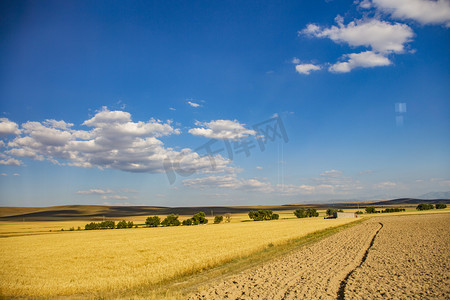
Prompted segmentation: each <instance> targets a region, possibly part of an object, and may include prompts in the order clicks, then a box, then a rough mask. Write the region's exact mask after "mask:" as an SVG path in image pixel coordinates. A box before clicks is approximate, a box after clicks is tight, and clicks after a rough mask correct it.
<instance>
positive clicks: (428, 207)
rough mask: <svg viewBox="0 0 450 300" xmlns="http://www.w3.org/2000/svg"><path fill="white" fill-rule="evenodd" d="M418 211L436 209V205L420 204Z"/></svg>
mask: <svg viewBox="0 0 450 300" xmlns="http://www.w3.org/2000/svg"><path fill="white" fill-rule="evenodd" d="M416 209H417V210H429V209H434V205H433V204H426V203H420V204H419V205H417V207H416Z"/></svg>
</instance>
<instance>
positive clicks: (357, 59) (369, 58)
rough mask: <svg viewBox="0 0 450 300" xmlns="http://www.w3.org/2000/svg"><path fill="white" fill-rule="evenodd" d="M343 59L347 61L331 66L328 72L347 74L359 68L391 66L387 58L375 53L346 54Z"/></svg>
mask: <svg viewBox="0 0 450 300" xmlns="http://www.w3.org/2000/svg"><path fill="white" fill-rule="evenodd" d="M343 59H346V60H347V61H341V62H337V63H335V64H333V65H331V66H330V67H329V69H328V70H329V71H330V72H334V73H347V72H350V71H351V70H353V69H354V68H358V67H362V68H371V67H380V66H389V65H390V64H391V61H390V60H389V59H388V58H387V57H385V56H383V55H381V54H378V53H375V52H373V51H365V52H361V53H351V54H345V55H344V56H343Z"/></svg>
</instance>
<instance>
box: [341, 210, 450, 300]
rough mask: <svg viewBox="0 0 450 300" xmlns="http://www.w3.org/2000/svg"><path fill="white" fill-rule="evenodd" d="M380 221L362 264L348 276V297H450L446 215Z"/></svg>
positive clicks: (449, 242)
mask: <svg viewBox="0 0 450 300" xmlns="http://www.w3.org/2000/svg"><path fill="white" fill-rule="evenodd" d="M380 221H381V222H382V223H383V225H384V227H383V230H382V231H380V234H379V235H378V236H377V238H376V239H375V241H374V244H373V246H372V247H371V248H370V251H369V255H368V256H367V259H366V261H365V262H364V263H363V264H362V265H361V267H360V268H357V269H356V270H355V272H353V273H352V274H351V275H350V276H349V278H348V282H347V285H346V288H345V294H346V295H348V299H363V298H368V297H369V295H370V298H371V299H386V298H400V299H411V298H420V299H450V215H448V214H444V215H433V216H431V215H420V216H415V217H390V218H383V219H380ZM362 287H363V288H362Z"/></svg>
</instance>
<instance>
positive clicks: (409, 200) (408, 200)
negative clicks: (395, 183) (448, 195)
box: [371, 198, 450, 205]
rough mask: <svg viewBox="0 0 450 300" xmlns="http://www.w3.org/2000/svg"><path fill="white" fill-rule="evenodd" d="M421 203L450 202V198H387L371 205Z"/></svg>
mask: <svg viewBox="0 0 450 300" xmlns="http://www.w3.org/2000/svg"><path fill="white" fill-rule="evenodd" d="M420 203H428V204H436V203H445V204H450V199H432V200H424V199H415V198H399V199H393V200H385V201H379V202H374V203H372V204H371V205H407V204H409V205H411V204H420Z"/></svg>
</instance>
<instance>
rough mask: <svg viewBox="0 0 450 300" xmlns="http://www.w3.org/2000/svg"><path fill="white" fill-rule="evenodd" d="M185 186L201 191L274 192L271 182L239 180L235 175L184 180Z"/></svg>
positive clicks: (252, 179)
mask: <svg viewBox="0 0 450 300" xmlns="http://www.w3.org/2000/svg"><path fill="white" fill-rule="evenodd" d="M183 184H184V185H185V186H188V187H192V188H199V189H211V188H225V189H233V190H237V189H238V190H247V191H260V192H272V191H273V187H272V185H271V184H270V182H264V181H260V180H258V179H255V178H251V179H242V178H237V176H236V175H235V174H230V175H224V176H208V177H201V178H192V179H185V180H183Z"/></svg>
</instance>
